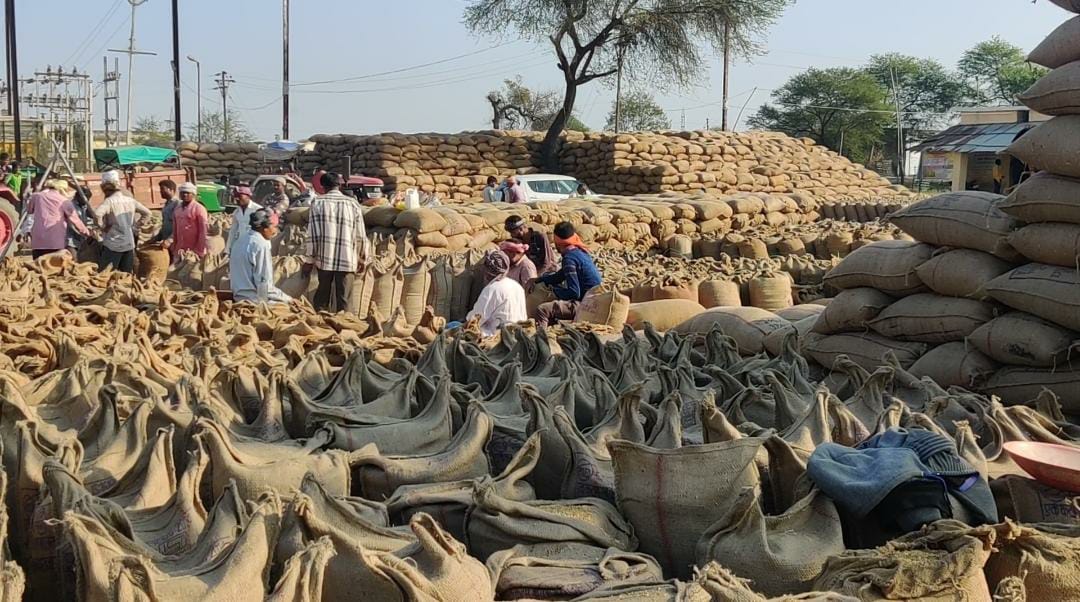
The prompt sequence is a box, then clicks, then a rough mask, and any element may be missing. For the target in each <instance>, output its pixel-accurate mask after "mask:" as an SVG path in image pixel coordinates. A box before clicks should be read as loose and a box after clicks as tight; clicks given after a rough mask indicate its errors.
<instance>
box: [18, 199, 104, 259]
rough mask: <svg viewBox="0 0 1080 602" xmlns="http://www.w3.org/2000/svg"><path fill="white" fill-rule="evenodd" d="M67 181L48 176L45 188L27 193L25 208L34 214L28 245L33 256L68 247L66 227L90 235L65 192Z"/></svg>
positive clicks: (35, 257)
mask: <svg viewBox="0 0 1080 602" xmlns="http://www.w3.org/2000/svg"><path fill="white" fill-rule="evenodd" d="M67 189H68V185H67V182H65V181H63V180H49V182H48V183H47V184H45V189H44V190H42V191H41V192H35V193H34V194H32V195H30V199H29V200H28V201H27V202H26V211H27V213H29V214H30V215H32V216H33V218H34V223H33V225H32V226H30V249H31V250H32V255H33V257H34V259H37V258H38V257H41V256H42V255H47V254H49V253H55V252H57V251H62V250H64V249H65V248H67V228H68V224H71V226H72V227H73V228H75V230H76V231H77V232H78V233H79V234H82V235H83V236H90V231H89V230H87V229H86V225H85V224H83V222H82V220H81V219H79V215H78V213H76V212H75V206H74V205H73V204H72V203H71V201H69V200H68V199H67V197H66V196H64V192H65V191H67Z"/></svg>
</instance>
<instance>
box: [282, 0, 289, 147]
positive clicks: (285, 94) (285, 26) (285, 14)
mask: <svg viewBox="0 0 1080 602" xmlns="http://www.w3.org/2000/svg"><path fill="white" fill-rule="evenodd" d="M281 42H282V48H281V139H282V140H288V139H289V0H282V1H281Z"/></svg>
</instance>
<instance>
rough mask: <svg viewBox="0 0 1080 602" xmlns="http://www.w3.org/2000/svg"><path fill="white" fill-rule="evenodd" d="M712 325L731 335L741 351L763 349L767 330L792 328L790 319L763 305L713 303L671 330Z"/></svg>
mask: <svg viewBox="0 0 1080 602" xmlns="http://www.w3.org/2000/svg"><path fill="white" fill-rule="evenodd" d="M714 328H719V329H720V331H721V332H722V333H723V334H725V335H727V336H729V337H731V338H733V339H734V340H735V343H736V344H737V345H738V348H739V352H740V353H742V354H744V355H756V354H758V353H761V352H762V351H764V349H765V337H767V336H769V335H770V334H773V333H775V332H778V331H785V332H791V331H793V330H794V327H793V326H792V325H791V323H790V322H788V321H787V320H785V319H783V318H781V317H779V316H777V315H776V314H774V313H772V312H771V311H768V310H765V309H760V308H757V307H715V308H713V309H710V310H707V311H705V312H703V313H701V314H698V315H697V316H695V317H693V318H690V319H689V320H687V321H685V322H683V323H681V324H679V325H678V326H676V327H675V329H674V331H675V332H677V333H679V334H684V335H693V334H699V335H704V334H707V333H709V332H710V331H712V330H713V329H714Z"/></svg>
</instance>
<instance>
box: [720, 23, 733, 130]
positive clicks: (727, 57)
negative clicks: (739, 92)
mask: <svg viewBox="0 0 1080 602" xmlns="http://www.w3.org/2000/svg"><path fill="white" fill-rule="evenodd" d="M730 71H731V22H730V21H728V22H725V23H724V91H723V95H724V109H723V112H722V113H721V115H720V129H721V130H724V131H725V132H726V131H728V127H727V126H728V80H729V77H728V75H729V72H730Z"/></svg>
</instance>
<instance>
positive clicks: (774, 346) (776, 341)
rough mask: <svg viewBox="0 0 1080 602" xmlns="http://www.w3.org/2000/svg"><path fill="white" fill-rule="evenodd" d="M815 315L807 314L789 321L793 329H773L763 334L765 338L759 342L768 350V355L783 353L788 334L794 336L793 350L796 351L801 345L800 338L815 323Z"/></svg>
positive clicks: (811, 328)
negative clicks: (799, 318)
mask: <svg viewBox="0 0 1080 602" xmlns="http://www.w3.org/2000/svg"><path fill="white" fill-rule="evenodd" d="M817 320H818V318H817V316H809V317H806V318H803V319H801V320H798V321H795V322H792V323H791V326H792V328H794V330H793V331H792V330H784V329H781V330H774V331H772V332H770V333H769V334H767V335H765V338H764V339H762V340H761V344H762V346H763V347H765V351H767V352H769V355H783V354H784V344H785V342H786V341H787V338H788V336H791V335H794V336H795V347H794V349H795V351H798V350H799V349H800V348H801V346H802V343H801V341H802V338H803V337H804V336H806V335H807V334H810V332H811V331H812V330H813V328H814V324H816V323H817Z"/></svg>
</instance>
